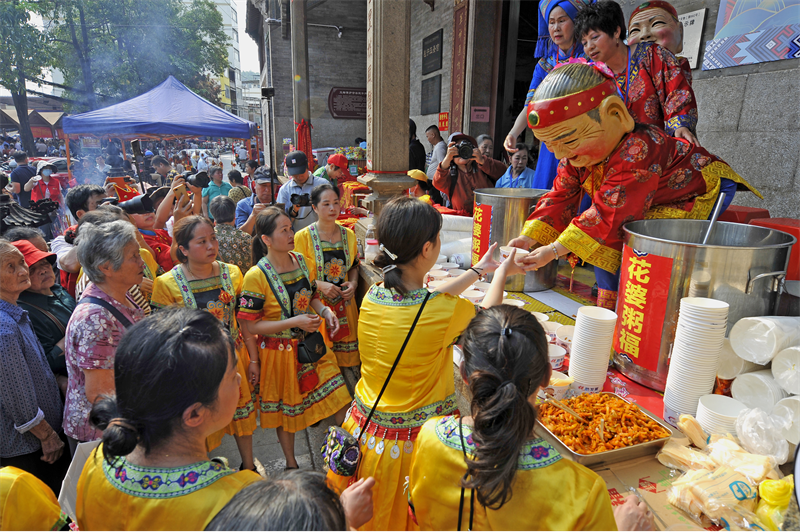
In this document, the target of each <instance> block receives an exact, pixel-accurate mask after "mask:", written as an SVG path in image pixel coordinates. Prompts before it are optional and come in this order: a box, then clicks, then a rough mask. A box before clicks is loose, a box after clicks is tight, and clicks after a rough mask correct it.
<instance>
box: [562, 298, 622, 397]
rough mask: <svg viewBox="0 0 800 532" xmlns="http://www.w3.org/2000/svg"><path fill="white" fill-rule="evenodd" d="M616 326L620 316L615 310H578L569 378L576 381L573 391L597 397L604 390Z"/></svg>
mask: <svg viewBox="0 0 800 532" xmlns="http://www.w3.org/2000/svg"><path fill="white" fill-rule="evenodd" d="M616 323H617V314H616V312H613V311H611V310H608V309H605V308H601V307H581V308H579V309H578V314H577V317H576V319H575V333H574V336H573V338H572V346H571V349H570V358H569V376H570V377H572V378H573V379H575V382H574V383H572V389H573V390H576V391H577V392H579V393H595V392H599V391H600V390H602V389H603V384H604V383H605V382H606V373H607V371H608V356H609V353H610V351H611V342H612V341H613V339H614V326H615V325H616Z"/></svg>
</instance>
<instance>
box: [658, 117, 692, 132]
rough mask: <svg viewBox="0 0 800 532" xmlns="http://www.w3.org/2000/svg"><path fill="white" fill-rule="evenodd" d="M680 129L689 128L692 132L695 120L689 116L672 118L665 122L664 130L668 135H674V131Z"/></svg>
mask: <svg viewBox="0 0 800 532" xmlns="http://www.w3.org/2000/svg"><path fill="white" fill-rule="evenodd" d="M682 127H686V128H689V130H690V131H692V132H694V130H695V129H696V128H697V118H695V117H693V116H690V115H678V116H673V117H672V118H670V119H669V120H667V123H666V126H665V127H664V129H665V130H666V131H667V133H669V134H670V135H675V131H676V130H677V129H678V128H682Z"/></svg>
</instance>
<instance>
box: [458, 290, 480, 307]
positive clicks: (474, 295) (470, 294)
mask: <svg viewBox="0 0 800 532" xmlns="http://www.w3.org/2000/svg"><path fill="white" fill-rule="evenodd" d="M461 296H462V297H464V298H466V299H468V300H469V301H470V302H472V303H474V304H476V305H477V304H478V303H480V302H481V301H483V298H484V297H485V296H486V294H484V293H483V292H481V291H480V290H467V291H466V292H462V294H461Z"/></svg>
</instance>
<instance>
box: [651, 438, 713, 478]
mask: <svg viewBox="0 0 800 532" xmlns="http://www.w3.org/2000/svg"><path fill="white" fill-rule="evenodd" d="M656 459H658V461H659V462H661V463H662V464H663V465H665V466H667V467H669V468H671V469H680V470H681V471H691V470H695V469H714V468H716V467H717V464H716V462H714V461H713V460H712V459H711V457H709V456H708V455H707V454H705V453H701V452H700V451H696V450H694V449H692V448H691V447H686V446H685V445H680V444H678V443H675V442H673V441H668V442H667V444H666V445H664V447H662V448H661V450H660V451H659V452H658V454H657V455H656Z"/></svg>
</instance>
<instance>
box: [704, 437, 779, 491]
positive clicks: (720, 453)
mask: <svg viewBox="0 0 800 532" xmlns="http://www.w3.org/2000/svg"><path fill="white" fill-rule="evenodd" d="M711 440H712V441H711V443H709V444H708V456H709V458H711V460H713V461H714V463H715V464H717V466H720V467H723V466H724V467H730V468H731V469H733V470H734V471H736V472H737V473H739V474H741V475H744V476H745V477H747V479H748V480H749V481H750V483H751V484H752V485H753V486H757V485H758V483H759V482H761V481H762V480H764V479H765V478H780V472H776V470H777V462H776V461H775V459H774V458H772V457H769V456H762V455H758V454H751V453H749V452H747V451H746V450H745V449H743V448H742V447H740V446H739V444H738V443H736V442H735V441H733V439H731V438H716V439H715V438H713V437H712V438H711ZM776 475H777V476H776Z"/></svg>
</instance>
